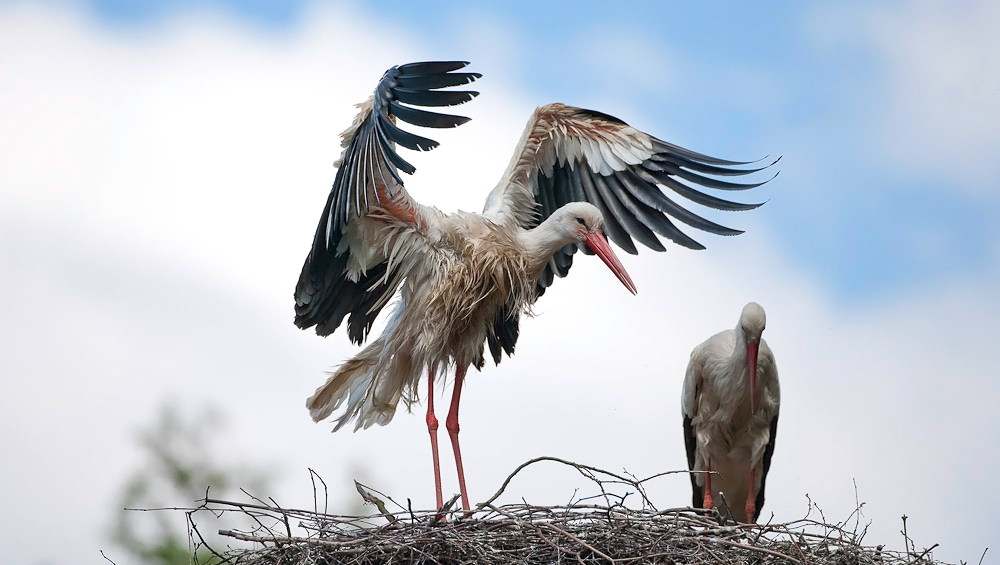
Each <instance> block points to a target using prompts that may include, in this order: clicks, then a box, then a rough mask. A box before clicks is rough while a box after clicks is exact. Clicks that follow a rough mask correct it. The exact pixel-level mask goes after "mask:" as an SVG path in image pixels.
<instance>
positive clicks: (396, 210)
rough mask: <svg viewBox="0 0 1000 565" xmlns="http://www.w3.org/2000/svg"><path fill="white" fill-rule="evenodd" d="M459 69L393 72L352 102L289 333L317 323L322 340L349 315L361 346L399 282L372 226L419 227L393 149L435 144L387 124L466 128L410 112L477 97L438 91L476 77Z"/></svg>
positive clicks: (445, 65) (460, 120)
mask: <svg viewBox="0 0 1000 565" xmlns="http://www.w3.org/2000/svg"><path fill="white" fill-rule="evenodd" d="M466 65H468V63H467V62H465V61H435V62H423V63H410V64H407V65H399V66H396V67H392V68H391V69H389V70H388V71H386V72H385V74H384V75H382V79H381V80H380V81H379V83H378V86H377V87H376V88H375V93H374V94H373V95H372V97H371V98H369V99H368V101H366V102H364V103H362V104H359V105H358V106H359V108H360V111H359V112H358V115H357V117H356V118H355V120H354V123H353V124H352V125H351V127H350V128H348V130H347V131H345V132H344V133H343V146H344V152H343V153H342V154H341V157H340V159H339V160H338V161H337V162H336V163H334V164H335V166H337V167H338V168H337V176H336V177H335V178H334V181H333V187H332V189H331V190H330V196H329V197H328V198H327V201H326V206H325V208H324V209H323V214H322V216H320V221H319V226H318V227H317V228H316V235H315V236H314V237H313V244H312V248H311V249H310V251H309V255H308V257H306V261H305V263H304V264H303V265H302V272H301V274H300V275H299V281H298V284H297V285H296V286H295V325H297V326H298V327H300V328H303V329H305V328H309V327H312V326H316V333H317V334H319V335H328V334H330V333H332V332H333V331H334V330H336V329H337V327H339V326H340V324H341V322H342V321H343V319H344V317H345V316H347V315H348V314H350V318H349V319H348V335H349V337H350V338H351V340H352V341H354V342H355V343H359V344H360V343H361V342H363V341H364V340H365V338H366V337H367V335H368V331H369V330H370V329H371V325H372V322H373V321H374V320H375V318H376V317H377V316H378V313H379V312H380V311H381V309H382V307H384V306H385V304H386V303H387V302H388V301H389V299H390V298H391V296H392V294H393V293H394V292H395V290H396V288H397V287H398V286H399V282H400V277H399V276H397V275H398V273H397V272H394V270H393V269H394V265H398V261H397V262H396V263H395V264H394V263H393V262H392V261H390V260H389V257H388V255H387V254H386V252H385V251H384V249H385V247H386V246H387V241H386V237H387V236H386V234H387V233H391V230H387V229H380V228H381V227H383V226H385V225H388V223H395V224H397V225H399V224H402V225H413V226H418V224H419V218H421V217H422V216H423V215H424V214H425V212H426V209H425V207H423V206H421V205H420V204H419V203H417V202H416V201H414V200H413V199H412V198H411V197H410V195H409V194H408V193H407V192H406V190H405V189H404V188H403V179H402V178H401V177H400V175H399V171H402V172H404V173H407V174H412V173H413V172H414V171H415V170H416V168H415V167H414V166H413V165H411V164H410V163H408V162H407V161H406V160H404V159H403V158H402V157H400V156H399V154H398V153H397V152H396V145H400V146H402V147H406V148H408V149H413V150H418V151H428V150H430V149H434V148H435V147H437V145H438V143H437V142H436V141H434V140H431V139H427V138H425V137H421V136H419V135H416V134H413V133H411V132H408V131H406V130H404V129H402V128H400V127H398V126H397V125H396V121H397V120H402V121H404V122H408V123H410V124H413V125H417V126H423V127H432V128H447V127H456V126H459V125H461V124H464V123H465V122H467V121H468V120H469V118H466V117H463V116H453V115H450V114H441V113H437V112H430V111H427V110H421V109H418V108H415V107H414V106H430V107H438V106H454V105H456V104H462V103H464V102H468V101H469V100H471V99H472V98H473V97H475V96H476V95H477V94H479V93H478V92H474V91H457V90H438V89H441V88H446V87H451V86H460V85H463V84H467V83H470V82H472V81H474V80H476V79H477V78H479V77H480V76H481V75H480V74H479V73H458V72H454V71H456V70H459V69H461V68H463V67H465V66H466ZM398 247H399V245H398V244H396V247H395V248H398ZM395 248H394V249H395Z"/></svg>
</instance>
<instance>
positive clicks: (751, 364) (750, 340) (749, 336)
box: [737, 302, 767, 411]
mask: <svg viewBox="0 0 1000 565" xmlns="http://www.w3.org/2000/svg"><path fill="white" fill-rule="evenodd" d="M765 325H767V316H766V315H765V314H764V308H762V307H761V305H760V304H757V303H756V302H751V303H749V304H747V305H746V306H744V307H743V312H742V313H741V314H740V325H739V327H738V328H737V330H738V331H740V332H742V333H743V337H744V338H745V340H746V346H747V371H748V372H749V373H750V410H751V411H754V410H756V408H757V407H756V398H755V397H756V392H757V350H758V349H759V348H760V339H761V335H763V334H764V326H765Z"/></svg>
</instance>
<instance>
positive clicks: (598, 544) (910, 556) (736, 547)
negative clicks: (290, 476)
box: [187, 457, 938, 565]
mask: <svg viewBox="0 0 1000 565" xmlns="http://www.w3.org/2000/svg"><path fill="white" fill-rule="evenodd" d="M539 461H555V462H559V463H562V464H565V465H569V466H572V467H574V468H575V469H576V470H577V471H579V472H580V473H581V474H583V475H584V476H586V477H587V478H589V479H592V480H593V481H594V482H595V483H596V484H597V486H598V488H599V489H600V494H599V495H596V496H595V497H592V499H591V500H592V501H593V500H594V499H596V500H597V503H593V502H592V501H591V502H588V501H586V500H580V501H577V502H575V503H571V504H569V505H566V506H536V505H531V504H527V503H525V504H507V505H495V504H494V501H495V500H496V499H497V498H498V497H499V496H500V494H501V493H502V492H503V491H504V489H505V488H506V486H507V484H508V483H509V482H510V480H511V478H513V476H514V475H516V474H517V473H518V472H519V471H521V470H522V469H523V468H524V467H526V466H528V465H531V464H533V463H537V462H539ZM685 472H686V471H685ZM657 476H660V475H655V476H654V477H649V478H647V479H642V480H638V479H635V478H634V477H629V476H622V475H618V474H614V473H610V472H607V471H603V470H601V469H597V468H594V467H589V466H586V465H580V464H577V463H572V462H569V461H564V460H561V459H556V458H552V457H542V458H538V459H533V460H531V461H528V462H527V463H525V464H523V465H521V466H520V467H518V468H517V469H516V470H515V471H514V472H513V473H511V475H510V476H509V477H508V478H507V481H505V482H504V484H503V486H502V487H501V488H500V490H499V491H497V493H496V494H495V495H494V496H493V497H492V498H490V499H489V500H487V501H486V502H483V503H481V504H479V505H477V506H476V507H475V508H474V509H473V510H472V511H469V512H463V511H458V510H452V509H451V507H452V506H453V505H454V503H455V499H452V500H451V501H449V502H448V503H446V504H445V506H444V508H443V509H441V510H438V511H413V510H411V509H404V508H402V507H400V508H401V509H400V510H399V511H394V512H390V511H388V509H387V508H386V503H385V501H384V500H383V498H380V497H379V496H378V495H379V494H381V493H377V491H373V490H372V489H369V488H367V487H364V486H363V485H360V484H358V485H357V487H358V491H359V493H360V494H361V495H362V497H363V498H364V499H365V500H366V501H367V502H369V503H371V504H373V505H375V506H376V507H377V508H378V510H379V513H378V514H373V515H371V516H365V517H357V516H339V515H333V514H327V513H325V512H320V511H318V509H314V510H298V509H287V508H281V507H280V506H279V505H278V504H277V503H275V502H274V501H273V500H271V501H269V502H265V501H263V500H261V499H259V498H253V497H251V498H253V501H252V502H231V501H224V500H216V499H211V498H208V497H207V496H206V498H205V500H204V501H203V504H202V505H201V506H200V507H198V508H195V509H190V510H189V511H188V513H187V516H188V527H189V534H190V539H191V543H192V548H193V549H194V550H195V551H196V552H198V553H200V554H204V552H210V553H211V554H214V556H215V558H216V559H217V560H221V561H223V562H227V563H233V564H239V565H307V564H308V565H312V564H315V565H334V564H352V565H354V564H356V565H370V564H371V565H374V564H383V563H426V564H432V563H433V564H441V565H451V564H461V563H477V564H483V565H493V564H496V565H500V564H510V563H521V564H558V563H577V564H588V563H602V564H623V565H625V564H627V565H633V564H634V565H638V564H645V563H683V564H689V565H700V564H703V563H704V564H713V565H718V564H731V563H732V564H736V563H738V564H741V565H742V564H748V565H750V564H753V565H756V564H768V563H783V564H788V563H792V564H800V565H806V564H813V565H868V564H872V565H874V564H878V565H896V564H904V563H905V564H935V563H938V562H935V561H934V560H933V558H932V556H931V555H930V551H931V550H932V549H933V547H931V548H930V549H927V550H923V551H922V552H920V551H917V550H916V548H915V546H913V549H912V550H910V547H909V546H910V545H911V544H910V543H909V542H908V544H907V545H908V547H907V551H903V552H899V551H890V550H885V549H883V547H882V546H877V547H867V546H864V545H862V539H863V538H864V534H865V530H866V527H864V528H862V529H861V531H860V532H859V531H858V528H859V523H860V519H859V517H860V510H861V508H860V505H859V507H858V508H857V509H856V510H855V512H854V513H853V514H852V515H851V516H850V517H849V518H848V519H847V520H845V521H844V522H841V523H836V524H828V523H826V520H825V518H823V517H822V511H821V510H819V509H818V508H817V507H815V505H814V504H813V503H812V502H811V501H810V506H809V512H808V513H807V515H806V517H804V518H802V519H800V520H796V521H793V522H787V523H781V524H760V525H756V524H751V525H747V524H734V523H732V522H731V521H730V522H728V523H727V522H726V521H725V520H724V519H723V518H721V517H720V515H719V514H718V512H717V511H715V510H709V511H706V510H701V509H692V508H672V509H666V510H657V509H656V508H655V507H654V506H653V504H652V503H651V501H649V500H648V499H647V498H646V495H645V491H644V490H643V483H644V482H645V481H648V480H650V479H652V478H655V477H657ZM313 477H314V485H315V484H316V482H315V481H316V479H318V476H316V475H315V474H314V475H313ZM320 480H321V479H320ZM623 485H624V486H625V487H628V488H630V489H631V491H632V492H629V493H627V494H626V495H624V496H621V495H617V494H612V492H611V490H612V488H611V487H615V486H616V487H621V486H623ZM323 486H324V487H325V485H323ZM633 493H635V494H638V497H636V498H639V499H641V508H629V507H626V506H625V505H624V501H625V498H626V497H627V496H628V495H629V494H633ZM382 496H383V497H384V495H382ZM385 498H387V497H385ZM317 500H318V497H317ZM390 502H391V500H390ZM204 512H212V513H213V514H214V515H215V516H216V517H220V516H222V515H225V514H231V513H236V514H240V515H242V516H243V517H244V519H245V521H246V520H249V527H247V528H242V529H224V530H219V534H220V536H223V537H222V538H215V539H217V540H219V541H221V540H223V539H225V538H228V539H229V540H230V541H229V542H222V544H221V545H225V546H226V547H225V548H224V549H222V548H220V547H219V546H220V543H219V541H213V542H212V543H209V542H208V541H206V538H205V537H204V536H203V535H202V533H201V532H200V531H199V528H198V524H197V522H196V517H198V516H199V515H200V514H203V513H204ZM814 513H817V514H818V515H819V518H818V519H816V518H811V517H810V515H812V514H814ZM851 524H853V527H852V526H851ZM904 527H905V521H904ZM297 532H298V533H299V535H296V533H297ZM232 540H239V542H243V543H239V542H237V543H233V541H232ZM247 542H249V543H247Z"/></svg>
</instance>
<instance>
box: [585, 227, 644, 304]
mask: <svg viewBox="0 0 1000 565" xmlns="http://www.w3.org/2000/svg"><path fill="white" fill-rule="evenodd" d="M587 247H589V248H590V250H591V251H593V252H594V253H596V254H597V256H598V257H600V258H601V261H604V264H605V265H607V266H608V268H609V269H611V272H612V273H614V274H615V276H616V277H618V280H620V281H622V284H623V285H625V288H627V289H628V291H629V292H631V293H632V294H635V293H636V292H635V283H633V282H632V278H631V277H629V276H628V273H627V272H625V267H623V266H622V263H621V261H619V260H618V257H617V256H615V252H614V251H612V250H611V246H610V245H608V240H606V239H604V235H602V234H601V232H599V231H598V232H594V233H588V234H587Z"/></svg>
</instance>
